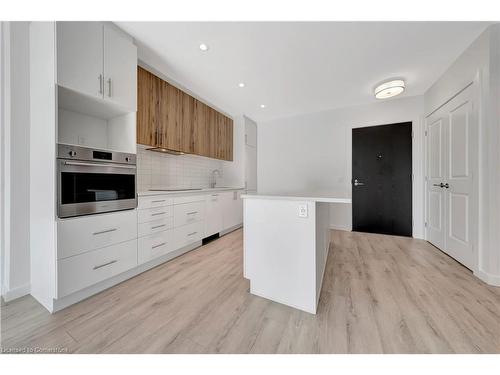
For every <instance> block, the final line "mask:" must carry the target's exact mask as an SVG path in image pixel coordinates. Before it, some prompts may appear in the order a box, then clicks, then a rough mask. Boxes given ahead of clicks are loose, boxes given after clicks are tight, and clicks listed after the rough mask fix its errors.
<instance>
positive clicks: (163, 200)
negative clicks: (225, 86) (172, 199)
mask: <svg viewBox="0 0 500 375" xmlns="http://www.w3.org/2000/svg"><path fill="white" fill-rule="evenodd" d="M161 202H165V199H162V200H159V201H151V203H161Z"/></svg>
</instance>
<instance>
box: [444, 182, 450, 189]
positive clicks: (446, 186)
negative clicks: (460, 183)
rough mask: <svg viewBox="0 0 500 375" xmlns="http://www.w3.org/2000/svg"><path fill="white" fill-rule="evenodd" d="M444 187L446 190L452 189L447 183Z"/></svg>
mask: <svg viewBox="0 0 500 375" xmlns="http://www.w3.org/2000/svg"><path fill="white" fill-rule="evenodd" d="M442 187H444V188H446V189H449V188H450V184H449V183H446V184H444V185H443V186H442Z"/></svg>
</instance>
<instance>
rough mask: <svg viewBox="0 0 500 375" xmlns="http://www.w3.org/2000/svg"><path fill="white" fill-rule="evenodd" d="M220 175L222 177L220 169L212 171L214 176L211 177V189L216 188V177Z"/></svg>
mask: <svg viewBox="0 0 500 375" xmlns="http://www.w3.org/2000/svg"><path fill="white" fill-rule="evenodd" d="M216 174H217V175H219V177H221V174H220V171H219V170H218V169H214V170H213V171H212V174H211V175H210V188H212V189H213V188H214V187H215V185H216V184H217V177H216V176H215V175H216Z"/></svg>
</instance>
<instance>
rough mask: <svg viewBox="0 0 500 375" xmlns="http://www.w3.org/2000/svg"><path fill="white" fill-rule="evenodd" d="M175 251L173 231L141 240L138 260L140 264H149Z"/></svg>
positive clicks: (166, 231) (165, 231)
mask: <svg viewBox="0 0 500 375" xmlns="http://www.w3.org/2000/svg"><path fill="white" fill-rule="evenodd" d="M173 250H175V246H174V238H173V233H172V229H169V230H164V231H163V232H159V233H155V234H151V235H149V236H145V237H141V238H139V242H138V253H137V259H138V261H139V264H142V263H146V262H149V261H150V260H153V259H155V258H158V257H160V256H162V255H165V254H168V253H169V252H171V251H173Z"/></svg>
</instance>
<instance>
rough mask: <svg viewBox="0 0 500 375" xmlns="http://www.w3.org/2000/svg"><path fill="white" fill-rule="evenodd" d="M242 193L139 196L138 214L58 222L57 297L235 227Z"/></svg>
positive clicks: (238, 222)
mask: <svg viewBox="0 0 500 375" xmlns="http://www.w3.org/2000/svg"><path fill="white" fill-rule="evenodd" d="M241 193H242V191H241V190H238V191H224V192H218V193H211V194H207V193H205V194H199V195H196V194H193V195H189V194H188V195H184V196H183V195H180V196H169V195H159V196H149V197H139V202H138V207H139V209H137V210H130V211H122V212H114V213H109V214H100V215H92V216H86V217H79V218H71V219H63V220H59V221H58V224H57V238H58V252H57V254H58V260H57V286H58V290H57V298H58V299H60V298H64V297H66V296H69V295H70V294H72V293H75V292H78V291H81V290H83V289H85V288H88V287H90V286H92V285H94V284H98V283H100V282H102V281H104V280H106V279H109V278H112V277H114V276H116V275H118V274H120V273H123V272H125V271H127V270H131V269H134V268H136V267H137V266H138V265H139V264H145V263H148V262H150V261H152V260H154V259H157V258H159V257H161V256H164V255H166V254H169V253H171V252H174V251H176V250H179V249H182V248H184V247H186V246H189V245H195V244H197V243H200V241H202V240H203V238H205V237H208V236H211V235H213V234H215V233H220V232H222V231H224V230H226V229H230V228H234V227H236V226H237V225H239V224H241V223H242V221H243V218H242V211H243V204H242V201H241Z"/></svg>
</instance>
